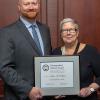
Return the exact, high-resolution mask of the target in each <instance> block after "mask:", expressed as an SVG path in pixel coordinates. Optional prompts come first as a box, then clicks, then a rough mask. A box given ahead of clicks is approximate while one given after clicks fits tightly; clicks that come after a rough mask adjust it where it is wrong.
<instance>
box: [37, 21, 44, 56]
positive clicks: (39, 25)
mask: <svg viewBox="0 0 100 100" xmlns="http://www.w3.org/2000/svg"><path fill="white" fill-rule="evenodd" d="M36 23H37V25H38V27H39V30H40V34H41V37H42V41H43V45H44V55H46V47H45V46H46V39H45V37H46V36H45V31H44V27H43V26H42V25H41V24H40V23H39V22H36Z"/></svg>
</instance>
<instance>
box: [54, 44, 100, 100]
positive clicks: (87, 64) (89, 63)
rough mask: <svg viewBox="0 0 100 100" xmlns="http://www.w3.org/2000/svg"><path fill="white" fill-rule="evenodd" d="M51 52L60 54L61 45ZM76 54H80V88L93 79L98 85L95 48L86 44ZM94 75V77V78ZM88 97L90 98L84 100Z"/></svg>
mask: <svg viewBox="0 0 100 100" xmlns="http://www.w3.org/2000/svg"><path fill="white" fill-rule="evenodd" d="M52 54H53V55H62V52H61V47H58V48H56V49H54V50H53V52H52ZM78 55H79V56H80V88H83V87H87V86H89V85H90V84H91V83H92V82H93V81H94V82H95V83H97V84H99V85H100V54H99V53H98V52H97V50H96V48H94V47H92V46H90V45H86V47H85V48H84V49H83V50H82V51H81V52H80V53H78ZM94 75H95V77H96V78H95V80H94ZM94 94H95V93H94ZM91 96H92V95H91ZM74 98H75V97H74ZM89 99H90V98H88V99H85V100H89ZM70 100H71V99H70ZM72 100H73V99H72ZM75 100H83V99H82V98H81V99H75ZM90 100H96V96H95V99H92V98H91V99H90Z"/></svg>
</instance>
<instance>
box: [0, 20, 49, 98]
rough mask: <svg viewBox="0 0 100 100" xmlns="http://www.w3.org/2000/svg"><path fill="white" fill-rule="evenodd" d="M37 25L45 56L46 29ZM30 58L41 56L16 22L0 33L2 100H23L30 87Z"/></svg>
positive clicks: (32, 84) (22, 25) (47, 32)
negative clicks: (3, 85)
mask: <svg viewBox="0 0 100 100" xmlns="http://www.w3.org/2000/svg"><path fill="white" fill-rule="evenodd" d="M37 25H38V27H39V30H40V33H41V36H42V39H43V44H44V50H45V51H44V52H45V55H49V54H50V52H51V40H50V32H49V28H48V27H47V26H45V25H43V24H41V23H39V22H37ZM34 56H41V54H40V53H39V51H38V48H37V46H36V45H35V43H34V40H33V38H32V37H31V35H30V33H29V31H28V30H27V28H26V27H25V25H24V24H23V23H22V22H21V21H20V20H18V21H16V22H15V23H13V24H11V25H9V26H7V27H5V28H3V29H2V30H1V31H0V74H1V77H2V79H3V80H4V82H5V95H6V97H5V100H26V98H27V93H28V92H29V91H30V90H31V88H32V87H33V86H34V60H33V59H34ZM27 100H28V99H27Z"/></svg>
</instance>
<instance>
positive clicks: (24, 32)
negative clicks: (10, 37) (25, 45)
mask: <svg viewBox="0 0 100 100" xmlns="http://www.w3.org/2000/svg"><path fill="white" fill-rule="evenodd" d="M18 27H19V30H20V31H21V33H22V34H23V35H24V36H25V38H26V40H27V41H28V42H29V44H30V45H31V46H32V48H33V49H34V50H35V51H36V52H37V53H38V54H39V55H41V53H40V51H39V49H38V47H37V45H36V44H35V42H34V40H33V38H32V37H31V35H30V33H29V31H28V30H27V28H26V26H25V25H24V24H23V23H22V22H21V21H20V20H19V21H18Z"/></svg>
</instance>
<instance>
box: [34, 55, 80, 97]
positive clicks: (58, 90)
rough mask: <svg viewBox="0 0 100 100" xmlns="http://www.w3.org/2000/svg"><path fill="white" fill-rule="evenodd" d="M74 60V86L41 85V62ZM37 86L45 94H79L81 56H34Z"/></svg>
mask: <svg viewBox="0 0 100 100" xmlns="http://www.w3.org/2000/svg"><path fill="white" fill-rule="evenodd" d="M48 62H53V63H54V62H73V71H72V72H73V87H46V88H44V87H43V88H42V87H41V63H48ZM34 65H35V66H34V68H35V87H39V88H41V90H42V94H43V96H56V95H78V94H79V91H80V72H79V56H43V57H34Z"/></svg>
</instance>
